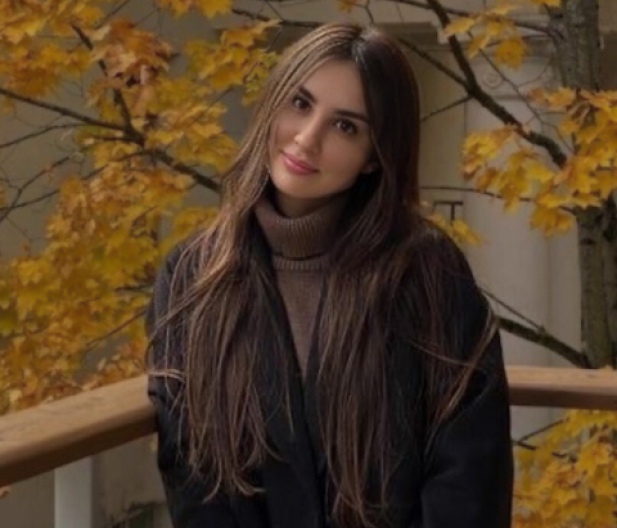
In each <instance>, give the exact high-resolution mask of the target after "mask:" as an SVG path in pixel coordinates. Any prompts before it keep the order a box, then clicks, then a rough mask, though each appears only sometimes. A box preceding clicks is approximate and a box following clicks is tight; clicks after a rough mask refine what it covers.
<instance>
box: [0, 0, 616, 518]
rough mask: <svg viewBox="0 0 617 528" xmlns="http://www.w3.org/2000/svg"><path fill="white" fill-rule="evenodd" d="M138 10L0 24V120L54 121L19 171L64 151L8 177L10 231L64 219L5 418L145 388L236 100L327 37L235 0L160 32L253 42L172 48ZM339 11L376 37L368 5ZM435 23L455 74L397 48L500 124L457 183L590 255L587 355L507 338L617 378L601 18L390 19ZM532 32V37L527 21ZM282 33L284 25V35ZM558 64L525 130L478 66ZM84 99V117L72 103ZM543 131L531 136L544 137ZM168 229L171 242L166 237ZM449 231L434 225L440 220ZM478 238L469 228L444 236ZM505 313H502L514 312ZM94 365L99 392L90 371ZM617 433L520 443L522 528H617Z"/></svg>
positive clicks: (28, 296) (441, 7)
mask: <svg viewBox="0 0 617 528" xmlns="http://www.w3.org/2000/svg"><path fill="white" fill-rule="evenodd" d="M130 3H131V2H130V0H129V1H126V0H125V1H122V2H121V1H116V2H110V1H103V0H50V1H48V2H38V1H35V0H24V1H9V2H3V3H2V5H1V6H0V20H1V22H0V95H2V96H4V97H3V98H2V103H3V112H5V115H7V116H11V115H16V113H17V112H18V111H19V110H20V109H21V108H24V107H26V108H29V107H35V108H38V109H41V110H44V111H46V112H48V114H47V116H48V117H47V119H46V121H45V122H44V123H42V124H40V125H39V126H37V127H36V128H35V129H34V130H33V131H32V132H31V133H28V134H25V135H22V136H19V137H13V136H10V134H7V137H6V138H3V140H2V141H3V143H2V144H0V149H1V150H2V151H5V152H10V151H11V149H15V148H17V147H19V146H21V145H26V144H27V143H28V142H29V141H31V140H32V139H33V138H35V137H37V138H40V137H42V136H51V135H53V134H56V135H60V136H61V137H62V138H63V147H64V149H65V150H66V152H64V153H62V155H60V156H59V157H57V158H55V159H49V160H45V161H44V162H42V163H41V166H40V168H39V170H37V171H35V172H34V173H33V174H26V175H23V174H20V175H15V174H12V173H10V171H6V170H5V171H3V175H2V179H1V180H0V228H1V227H2V224H6V223H8V222H10V221H11V219H12V218H13V217H14V215H15V214H16V212H18V211H23V210H24V209H26V208H31V207H33V206H37V204H41V203H45V202H47V201H52V203H53V204H54V206H53V210H52V212H51V213H50V215H49V217H48V219H47V221H46V231H45V237H46V243H45V244H44V246H43V247H41V248H36V249H35V248H33V247H31V246H30V245H28V244H26V245H25V247H24V250H23V252H22V253H21V254H20V255H18V256H17V257H16V258H13V259H6V258H5V259H3V260H2V261H0V262H1V267H0V339H1V340H2V341H1V344H2V352H1V354H0V379H2V380H3V385H4V387H3V388H5V389H6V390H4V391H3V397H4V399H3V400H0V412H1V411H6V410H9V409H17V408H21V407H24V406H27V405H31V404H33V403H36V402H39V401H42V400H44V399H46V398H51V397H57V396H59V395H63V394H70V393H73V392H75V391H78V390H82V389H83V387H92V386H96V385H98V384H101V383H106V382H109V381H113V380H115V379H121V378H124V377H127V376H130V375H133V374H137V373H140V372H142V369H143V365H142V355H143V347H144V336H143V330H142V326H143V323H142V320H141V319H142V315H143V309H144V306H145V304H146V303H147V300H148V297H149V291H150V287H151V282H152V279H153V272H154V269H155V268H156V267H157V266H158V264H159V263H160V260H161V258H162V256H163V255H164V254H165V252H166V251H167V250H168V249H169V247H170V246H171V245H172V244H174V243H175V242H176V241H177V240H179V239H180V238H182V237H183V236H185V235H186V234H187V233H188V232H189V231H191V230H192V229H195V228H196V227H197V226H198V225H200V224H203V223H204V222H207V221H208V219H209V218H211V216H212V215H213V214H214V212H213V210H212V209H208V208H186V207H183V203H184V200H185V197H186V196H187V193H188V192H189V190H191V189H192V188H195V187H202V188H206V189H210V190H213V191H217V189H218V183H217V175H218V174H219V173H220V171H222V170H224V167H225V165H226V164H227V162H228V160H229V159H230V156H231V155H232V154H233V151H234V148H235V144H234V141H233V140H232V139H231V137H230V135H229V134H228V133H227V132H226V131H225V128H224V127H223V125H222V119H223V116H224V114H225V111H226V109H227V108H226V105H225V103H224V100H225V97H224V96H225V94H227V93H228V92H229V91H230V90H240V92H241V93H242V98H243V100H244V102H245V103H250V101H251V100H252V99H253V98H254V96H255V94H256V92H257V90H258V89H259V86H260V83H261V81H262V80H263V78H264V76H265V75H266V74H267V72H268V70H269V68H270V67H271V65H272V64H273V63H274V61H275V60H276V55H275V54H274V53H272V52H271V51H269V50H268V48H267V46H269V45H270V43H271V42H272V39H276V38H277V36H278V35H280V31H282V30H283V29H284V28H286V27H305V28H307V29H308V28H310V27H312V26H314V25H315V24H314V23H307V22H300V21H297V20H292V19H285V17H280V16H276V12H277V11H276V6H275V4H276V2H266V3H262V4H268V5H269V7H270V8H271V9H270V12H269V13H268V14H267V15H266V14H264V12H263V11H262V10H261V7H263V6H260V8H259V9H256V10H255V11H250V10H242V9H240V8H239V7H237V6H234V5H232V2H231V0H157V1H153V5H152V7H153V9H155V10H156V13H158V14H160V13H163V12H165V13H169V14H172V15H175V16H177V17H179V18H178V20H181V19H182V17H183V16H184V17H185V16H187V15H199V16H204V17H206V18H211V17H214V16H217V15H221V14H227V13H230V12H232V11H234V12H235V13H236V15H241V16H244V17H245V19H244V22H243V24H242V25H241V26H239V27H232V28H229V29H227V30H225V31H222V32H221V33H220V36H219V37H218V38H216V39H213V40H211V41H206V40H204V39H199V40H196V41H188V42H186V43H185V44H183V45H182V47H181V48H178V47H173V46H172V45H170V44H169V43H168V42H166V41H165V40H164V39H163V38H162V37H161V35H159V34H158V33H157V32H156V31H152V30H146V29H144V28H143V27H141V25H140V23H139V20H138V19H137V18H136V17H133V18H131V17H130V16H128V15H127V12H126V8H127V6H128V5H129V4H130ZM337 3H338V5H339V7H340V9H341V10H343V11H347V12H348V13H350V14H351V16H354V14H355V13H360V14H362V16H363V17H365V18H367V19H369V20H373V21H374V22H376V23H379V22H380V21H379V19H378V17H377V15H376V11H375V4H373V5H372V4H371V2H370V0H342V1H339V2H337ZM391 3H394V4H397V5H399V6H403V5H405V6H413V7H416V8H418V9H422V10H426V11H427V12H431V13H432V14H433V18H434V23H435V25H436V27H437V28H438V29H439V31H440V32H441V34H442V35H443V37H444V39H445V41H446V42H447V44H448V45H449V47H450V50H451V53H452V56H453V57H454V59H455V62H456V65H457V67H456V68H451V67H449V66H448V65H446V64H444V63H440V62H439V61H438V60H436V59H435V57H433V56H432V55H431V54H430V53H428V52H427V51H426V50H425V49H423V48H422V46H421V45H419V44H417V43H416V42H414V40H413V38H406V37H405V36H403V37H401V42H402V43H403V45H404V46H406V47H407V48H408V49H409V50H410V52H412V53H415V54H416V55H417V56H418V57H420V58H422V59H423V60H426V61H429V62H430V63H431V64H432V65H433V66H434V67H435V68H438V69H439V70H440V71H441V72H443V73H444V74H445V75H447V76H448V77H449V78H450V79H451V80H452V81H453V82H455V83H457V84H458V85H459V86H460V87H461V89H462V90H463V91H464V93H465V100H469V99H474V100H476V101H477V102H479V103H480V104H481V105H482V106H483V107H484V108H485V109H486V110H488V111H489V112H491V113H492V114H493V115H494V116H495V117H496V118H497V120H498V121H499V122H500V123H501V125H500V126H499V127H497V128H493V129H490V130H485V131H478V132H475V133H473V134H471V135H469V136H468V137H467V138H466V140H465V143H464V145H463V152H462V163H461V165H462V170H461V176H462V177H463V178H465V179H466V180H467V181H468V187H467V189H466V191H468V192H479V193H485V194H490V195H492V196H495V198H496V199H500V200H502V201H503V202H504V206H505V208H506V209H509V210H513V209H515V208H516V205H517V204H518V203H520V202H522V201H524V202H527V203H531V204H533V207H534V213H533V216H532V226H531V227H532V228H534V229H539V230H542V231H543V232H544V233H546V234H547V235H550V234H552V233H558V232H562V231H565V230H568V229H576V231H577V233H578V240H579V260H580V282H581V299H582V306H581V313H582V314H583V320H582V329H583V339H582V343H583V346H582V347H580V348H579V349H575V348H572V347H571V346H569V345H567V344H565V343H563V342H562V341H560V340H559V339H558V338H557V337H556V336H554V335H552V334H551V333H550V332H549V331H548V330H546V329H545V328H542V327H541V326H539V325H531V324H528V325H525V324H523V323H521V322H520V321H517V320H516V319H515V318H510V317H508V316H507V315H506V314H502V316H501V325H502V328H503V330H504V331H506V332H511V333H514V334H515V335H517V336H519V337H521V338H523V339H528V340H531V341H533V342H535V343H538V344H540V345H542V346H544V347H546V348H548V349H550V350H551V351H553V352H554V353H556V354H558V355H560V356H561V357H563V358H565V359H567V360H568V361H569V362H571V363H572V364H573V365H574V366H576V367H583V368H597V367H602V366H605V365H609V366H613V365H614V363H615V361H616V356H615V351H616V342H617V317H615V314H614V309H615V302H616V301H617V291H616V288H617V286H616V285H617V281H616V280H615V279H616V276H615V271H616V270H615V265H616V257H617V254H616V251H617V249H616V248H617V245H616V243H615V237H616V236H617V229H616V228H615V227H616V226H617V212H616V211H617V208H616V207H615V201H614V191H615V189H616V188H617V175H616V173H615V169H614V165H615V160H614V157H615V155H616V154H615V153H616V152H617V150H616V149H615V148H613V145H614V138H615V137H616V132H617V114H616V113H615V111H614V107H615V101H617V93H615V92H608V91H603V90H602V87H603V86H602V78H601V75H600V68H599V64H600V60H599V53H600V47H599V42H600V31H599V20H598V7H599V6H598V0H563V1H560V0H518V1H517V0H511V1H509V0H503V1H498V2H494V3H489V5H488V6H487V7H484V8H482V9H480V10H473V11H466V10H465V9H463V8H461V2H454V1H451V2H445V1H443V2H442V1H439V0H392V2H391ZM530 12H533V13H535V15H536V16H534V18H532V19H530V18H528V17H527V16H521V14H525V15H526V14H529V13H530ZM272 16H274V20H273V19H272V18H271V17H272ZM537 38H542V39H543V40H544V41H545V42H546V43H548V45H549V46H551V48H552V50H553V54H554V61H555V64H556V70H557V71H558V73H559V83H558V85H557V86H555V87H551V88H550V89H548V88H541V89H536V90H534V91H531V92H529V91H525V90H524V89H522V88H521V89H520V90H518V94H519V96H520V97H521V99H522V100H524V101H525V103H526V104H527V105H529V107H530V108H533V110H534V112H533V113H534V116H536V117H535V118H536V119H537V120H539V122H540V123H542V122H543V119H544V118H545V117H546V118H547V119H549V116H550V119H554V118H555V116H558V119H559V120H560V122H559V124H558V128H557V133H548V132H546V128H543V127H537V126H534V123H528V122H522V121H520V120H519V118H517V116H516V115H513V114H512V113H510V112H509V111H508V110H507V109H506V108H505V107H503V106H502V105H500V104H499V102H498V101H496V100H495V99H494V98H493V97H492V96H491V95H490V94H488V93H487V92H486V91H485V90H484V89H483V88H482V86H481V83H479V82H478V79H477V78H476V75H475V73H474V69H473V67H472V65H471V62H472V61H473V60H478V59H482V60H485V61H487V62H488V63H489V64H491V66H492V67H494V68H495V71H496V72H498V73H499V74H500V75H503V76H504V78H507V72H508V71H510V70H512V69H516V68H517V67H518V66H520V64H521V63H522V61H523V60H524V58H525V55H526V53H527V52H528V49H529V42H530V40H532V39H537ZM67 82H71V83H73V85H75V84H77V85H78V86H79V92H80V94H83V95H82V96H81V98H79V100H78V102H77V104H71V105H69V104H64V103H63V102H62V98H61V96H60V95H61V91H62V89H63V88H64V87H65V86H66V84H67ZM537 124H538V123H535V125H537ZM162 218H166V219H168V220H169V222H170V223H171V226H172V228H171V231H170V235H169V236H166V237H164V238H162V237H161V236H160V234H159V233H160V231H159V225H160V223H161V219H162ZM436 221H439V220H438V219H437V218H436ZM444 227H446V228H447V229H448V230H449V231H450V232H451V233H452V234H453V236H455V237H457V238H459V239H461V238H462V239H469V237H470V233H469V231H468V229H467V228H466V226H465V225H464V224H461V223H460V222H457V223H454V224H452V225H445V224H444ZM500 301H501V302H505V301H507V300H500ZM97 356H99V357H100V358H101V359H100V362H99V364H98V365H97V368H95V369H94V371H95V372H94V374H92V373H90V374H88V373H86V374H84V373H83V372H82V371H83V365H84V363H85V362H87V361H88V359H91V358H93V357H97ZM614 420H615V418H614V417H613V415H607V414H601V413H584V412H573V413H569V414H567V415H566V416H565V418H564V419H563V421H562V422H561V423H560V424H559V425H557V426H555V427H552V428H550V429H549V430H547V432H545V433H544V434H543V435H536V436H534V437H532V438H526V439H521V440H520V441H519V442H518V449H519V451H520V456H519V460H520V463H521V478H520V479H519V482H518V487H517V500H518V509H517V515H516V517H515V522H516V524H517V526H519V527H523V526H558V527H561V526H563V527H565V526H573V525H575V524H576V523H579V524H582V525H584V526H612V524H613V522H612V521H613V520H614V519H613V515H614V506H613V504H614V503H615V501H614V499H615V491H614V477H615V475H614V470H615V460H616V458H615V453H614V442H613V441H612V439H613V437H614V430H615V425H616V424H615V423H614Z"/></svg>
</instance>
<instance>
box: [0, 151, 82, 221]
mask: <svg viewBox="0 0 617 528" xmlns="http://www.w3.org/2000/svg"><path fill="white" fill-rule="evenodd" d="M70 159H71V156H64V157H62V158H60V159H59V160H56V161H55V162H54V163H52V164H51V165H50V166H49V167H47V168H45V169H43V170H42V171H39V172H37V173H36V174H35V175H34V176H32V177H31V178H30V179H29V180H27V181H26V183H24V185H22V186H21V187H20V188H18V189H17V192H16V193H15V197H14V198H13V200H12V202H11V204H10V205H7V206H5V207H0V224H1V223H2V222H4V220H6V219H7V218H8V216H9V215H10V214H11V213H12V212H13V211H14V210H15V209H19V208H20V207H23V205H21V204H19V199H20V198H21V195H22V194H23V193H24V191H25V190H26V189H27V188H28V187H30V185H32V184H33V183H34V182H35V181H36V180H38V179H39V178H40V177H42V176H44V175H45V174H47V173H48V172H49V171H50V170H53V169H55V168H56V167H60V166H61V165H63V164H64V163H66V162H67V161H69V160H70ZM56 192H57V191H56Z"/></svg>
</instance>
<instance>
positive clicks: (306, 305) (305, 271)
mask: <svg viewBox="0 0 617 528" xmlns="http://www.w3.org/2000/svg"><path fill="white" fill-rule="evenodd" d="M345 201H346V196H345V195H341V196H339V197H336V198H335V199H333V200H332V201H330V202H329V203H327V204H326V205H325V206H323V207H322V208H320V209H318V210H317V211H314V212H313V213H310V214H308V215H306V216H302V217H299V218H287V217H285V216H283V215H281V214H280V213H279V212H278V211H277V210H276V208H275V207H274V205H273V204H272V202H271V201H270V199H269V198H267V197H263V198H262V199H261V200H260V201H259V202H258V203H257V205H256V206H255V216H256V217H257V221H258V222H259V225H260V226H261V228H262V230H263V232H264V235H265V237H266V240H267V241H268V245H269V246H270V249H271V251H272V265H273V268H274V270H275V273H276V280H277V284H278V287H279V290H280V292H281V296H282V298H283V302H284V303H285V309H286V311H287V318H288V320H289V325H290V327H291V333H292V335H293V340H294V345H295V348H296V354H297V357H298V364H299V365H300V370H301V371H302V375H303V377H305V376H306V366H307V363H308V355H309V348H310V344H311V337H312V332H313V326H314V324H315V317H316V315H317V307H318V303H319V296H320V293H321V287H322V284H323V280H324V276H325V270H326V267H327V262H328V254H327V252H328V250H329V249H330V247H331V246H332V243H333V241H334V237H335V236H336V233H337V229H336V226H337V224H338V221H339V219H340V216H341V213H342V211H343V208H344V206H345Z"/></svg>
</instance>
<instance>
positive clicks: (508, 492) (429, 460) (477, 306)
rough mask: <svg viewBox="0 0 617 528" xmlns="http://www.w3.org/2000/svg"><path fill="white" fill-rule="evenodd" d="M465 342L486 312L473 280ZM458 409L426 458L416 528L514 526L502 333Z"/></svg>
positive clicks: (474, 333)
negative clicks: (419, 514) (417, 525)
mask: <svg viewBox="0 0 617 528" xmlns="http://www.w3.org/2000/svg"><path fill="white" fill-rule="evenodd" d="M464 291H465V295H464V297H465V298H464V306H460V307H459V308H460V309H462V310H464V312H465V314H464V317H463V320H466V321H467V322H466V323H465V325H466V326H467V329H466V332H465V334H466V337H465V339H464V340H465V341H466V342H467V343H466V345H465V346H467V345H468V344H469V339H477V335H478V334H479V333H480V332H481V328H482V326H483V324H484V320H485V317H486V314H487V306H488V304H487V302H486V299H485V298H484V297H483V296H482V294H481V293H480V292H479V290H478V289H477V287H476V286H475V283H474V284H472V288H468V287H467V286H465V289H464ZM480 366H481V371H480V372H477V373H475V374H474V375H473V376H472V378H471V381H470V384H469V387H468V389H467V392H466V394H465V395H464V397H463V399H462V400H461V403H460V404H459V407H458V409H457V410H456V412H455V413H453V414H452V415H451V417H450V418H449V419H448V420H446V421H445V422H444V423H443V424H442V425H441V426H440V428H439V430H438V431H437V433H436V435H435V437H434V442H432V443H431V447H430V449H429V451H428V453H427V455H426V459H425V480H424V485H423V487H422V495H421V506H422V507H421V510H422V514H421V518H422V520H421V524H420V527H418V528H507V527H509V526H510V524H511V520H510V518H511V503H512V482H513V460H512V446H511V439H510V407H509V399H508V387H507V381H506V376H505V369H504V362H503V356H502V349H501V341H500V337H499V333H496V334H495V336H494V337H493V338H492V340H491V341H490V342H489V344H488V346H487V349H486V351H485V353H484V356H483V359H482V361H481V364H480Z"/></svg>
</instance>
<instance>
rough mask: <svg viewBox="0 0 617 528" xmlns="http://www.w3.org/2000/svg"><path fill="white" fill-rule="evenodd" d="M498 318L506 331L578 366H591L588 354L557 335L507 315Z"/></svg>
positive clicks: (587, 367) (586, 367)
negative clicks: (530, 326) (535, 328)
mask: <svg viewBox="0 0 617 528" xmlns="http://www.w3.org/2000/svg"><path fill="white" fill-rule="evenodd" d="M498 319H499V326H500V327H501V328H503V329H504V330H505V331H506V332H508V333H510V334H512V335H515V336H517V337H520V338H522V339H524V340H525V341H530V342H531V343H535V344H537V345H540V346H542V347H544V348H546V349H548V350H550V351H551V352H555V353H556V354H557V355H559V356H561V357H562V358H564V359H565V360H567V361H569V362H570V363H572V364H573V365H575V366H576V367H579V368H585V369H589V368H591V365H590V363H589V360H588V359H587V356H586V355H585V354H583V353H582V352H579V351H578V350H575V349H574V348H572V347H570V346H569V345H567V344H566V343H564V342H563V341H560V340H559V339H557V338H556V337H555V336H553V335H551V334H549V333H548V332H546V331H545V330H542V331H538V330H534V329H533V328H529V327H527V326H524V325H522V324H520V323H518V322H516V321H514V320H512V319H508V318H506V317H499V318H498Z"/></svg>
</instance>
